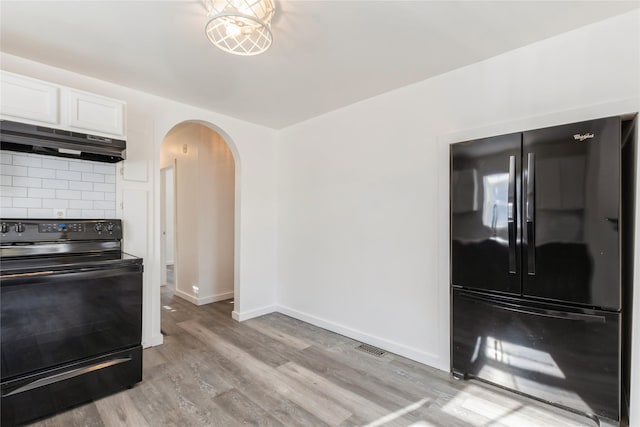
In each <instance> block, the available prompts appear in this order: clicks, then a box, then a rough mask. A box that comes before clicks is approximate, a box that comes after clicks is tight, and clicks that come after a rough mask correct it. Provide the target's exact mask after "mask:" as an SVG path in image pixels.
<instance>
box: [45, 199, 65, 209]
mask: <svg viewBox="0 0 640 427" xmlns="http://www.w3.org/2000/svg"><path fill="white" fill-rule="evenodd" d="M42 207H43V208H52V209H66V208H68V207H69V200H62V199H42Z"/></svg>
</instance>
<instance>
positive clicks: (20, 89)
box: [0, 71, 60, 125]
mask: <svg viewBox="0 0 640 427" xmlns="http://www.w3.org/2000/svg"><path fill="white" fill-rule="evenodd" d="M0 81H1V83H2V89H1V93H2V96H1V97H0V112H1V113H2V116H3V118H7V119H8V120H16V119H19V120H20V121H30V122H39V123H43V124H47V125H52V124H58V121H59V114H58V109H59V104H60V102H59V97H60V91H59V89H58V87H57V86H55V85H53V84H49V83H46V82H43V81H40V80H34V79H30V78H27V77H22V76H19V75H16V74H12V73H7V72H6V71H3V72H1V73H0Z"/></svg>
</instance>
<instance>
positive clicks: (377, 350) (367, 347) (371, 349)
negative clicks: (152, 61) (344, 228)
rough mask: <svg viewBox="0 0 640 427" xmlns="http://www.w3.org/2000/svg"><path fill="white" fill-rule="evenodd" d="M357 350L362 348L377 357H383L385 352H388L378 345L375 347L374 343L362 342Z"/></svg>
mask: <svg viewBox="0 0 640 427" xmlns="http://www.w3.org/2000/svg"><path fill="white" fill-rule="evenodd" d="M356 350H360V351H363V352H365V353H367V354H370V355H372V356H376V357H382V356H384V355H385V354H387V352H386V351H384V350H382V349H380V348H378V347H374V346H372V345H369V344H360V345H359V346H357V347H356Z"/></svg>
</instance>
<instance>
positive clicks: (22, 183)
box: [13, 176, 42, 188]
mask: <svg viewBox="0 0 640 427" xmlns="http://www.w3.org/2000/svg"><path fill="white" fill-rule="evenodd" d="M13 186H14V187H29V188H41V187H42V178H28V177H26V176H14V177H13Z"/></svg>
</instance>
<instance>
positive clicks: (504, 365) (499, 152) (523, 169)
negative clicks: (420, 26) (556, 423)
mask: <svg viewBox="0 0 640 427" xmlns="http://www.w3.org/2000/svg"><path fill="white" fill-rule="evenodd" d="M632 123H633V124H635V122H632V121H627V120H625V121H623V120H622V119H621V118H620V117H611V118H605V119H599V120H592V121H588V122H581V123H574V124H568V125H562V126H557V127H552V128H545V129H539V130H532V131H527V132H521V133H514V134H510V135H503V136H497V137H492V138H487V139H481V140H474V141H469V142H463V143H457V144H453V145H452V146H451V283H452V344H451V345H452V348H451V350H452V358H451V359H452V360H451V362H452V371H453V373H454V375H456V376H458V377H464V378H467V377H473V378H479V379H482V380H485V381H488V382H491V383H494V384H497V385H500V386H503V387H506V388H509V389H511V390H514V391H517V392H519V393H524V394H527V395H530V396H533V397H535V398H538V399H541V400H544V401H547V402H551V403H553V404H556V405H560V406H564V407H567V408H570V409H572V410H576V411H579V412H582V413H585V414H587V415H592V416H596V417H606V418H609V419H612V420H619V419H620V410H621V391H622V388H623V384H622V381H623V379H622V376H623V375H625V372H624V371H623V368H624V367H623V360H622V350H621V349H622V339H623V329H622V326H623V317H622V315H623V289H624V288H623V286H622V282H623V277H622V276H623V269H622V263H623V256H622V252H623V247H624V242H623V240H624V239H623V238H622V237H621V236H622V235H624V234H625V233H626V234H628V235H629V236H631V234H632V233H631V227H630V225H629V224H628V223H627V222H625V221H626V220H627V217H626V216H625V215H624V214H623V212H624V211H625V210H627V211H628V210H629V208H628V207H627V206H626V205H625V206H623V204H625V203H629V202H628V201H627V200H624V201H623V193H624V192H625V191H627V192H628V190H626V189H625V186H626V185H627V184H623V178H624V176H626V175H629V174H628V173H626V174H625V173H623V172H624V171H622V155H621V153H622V145H623V142H624V141H623V134H624V135H626V136H624V138H626V139H627V140H628V139H630V138H631V137H630V136H628V135H627V134H629V135H630V134H632V133H633V132H630V131H629V128H630V127H633V125H632ZM631 145H633V144H629V146H631ZM631 175H632V174H631Z"/></svg>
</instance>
